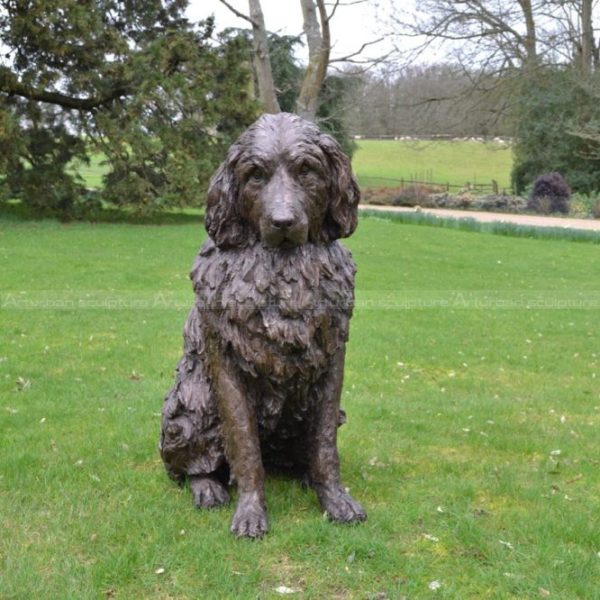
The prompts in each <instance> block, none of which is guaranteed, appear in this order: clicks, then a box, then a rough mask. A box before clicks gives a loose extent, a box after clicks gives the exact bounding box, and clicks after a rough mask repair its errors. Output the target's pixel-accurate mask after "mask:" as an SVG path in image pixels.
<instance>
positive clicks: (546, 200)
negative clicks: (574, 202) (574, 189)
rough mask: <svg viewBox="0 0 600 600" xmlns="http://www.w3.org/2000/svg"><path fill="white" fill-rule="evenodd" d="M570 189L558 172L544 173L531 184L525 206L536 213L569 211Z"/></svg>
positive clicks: (565, 212)
mask: <svg viewBox="0 0 600 600" xmlns="http://www.w3.org/2000/svg"><path fill="white" fill-rule="evenodd" d="M570 198H571V190H570V188H569V185H568V184H567V182H566V181H565V179H564V177H563V176H562V175H561V174H560V173H556V172H552V173H544V174H543V175H540V176H539V177H538V178H537V179H536V180H535V183H534V184H533V190H532V192H531V195H530V196H529V201H528V202H527V208H528V209H529V210H532V211H534V212H537V213H542V214H550V213H563V214H565V215H566V214H567V213H568V212H569V199H570Z"/></svg>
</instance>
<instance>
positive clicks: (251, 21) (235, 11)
mask: <svg viewBox="0 0 600 600" xmlns="http://www.w3.org/2000/svg"><path fill="white" fill-rule="evenodd" d="M219 2H220V3H221V4H223V6H226V7H227V8H228V9H229V10H230V11H231V12H232V13H233V14H234V15H235V16H236V17H239V18H240V19H244V20H245V21H248V23H250V24H251V25H252V27H258V26H259V25H258V24H257V23H256V22H255V21H254V20H253V19H251V18H250V17H249V16H248V15H246V14H244V13H243V12H240V11H239V10H237V9H236V8H235V7H233V6H231V4H229V2H227V0H219Z"/></svg>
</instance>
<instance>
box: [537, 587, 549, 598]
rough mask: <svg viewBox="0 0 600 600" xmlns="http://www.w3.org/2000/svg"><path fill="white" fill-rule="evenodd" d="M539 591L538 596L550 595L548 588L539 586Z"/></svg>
mask: <svg viewBox="0 0 600 600" xmlns="http://www.w3.org/2000/svg"><path fill="white" fill-rule="evenodd" d="M539 592H540V596H542V597H543V598H547V597H548V596H549V595H550V590H547V589H546V588H543V587H541V588H540V589H539Z"/></svg>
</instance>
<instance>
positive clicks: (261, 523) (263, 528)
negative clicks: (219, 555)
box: [231, 492, 268, 538]
mask: <svg viewBox="0 0 600 600" xmlns="http://www.w3.org/2000/svg"><path fill="white" fill-rule="evenodd" d="M267 529H268V525H267V511H266V509H265V504H264V501H263V500H262V499H261V498H260V497H259V495H258V494H257V493H255V492H254V493H242V494H240V497H239V500H238V504H237V507H236V509H235V514H234V515H233V519H232V520H231V533H233V534H234V535H235V536H236V537H249V538H260V537H262V536H263V535H264V534H265V533H267Z"/></svg>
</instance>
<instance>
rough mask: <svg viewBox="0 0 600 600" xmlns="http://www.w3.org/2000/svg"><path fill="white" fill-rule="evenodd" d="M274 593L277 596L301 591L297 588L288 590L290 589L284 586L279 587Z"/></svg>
mask: <svg viewBox="0 0 600 600" xmlns="http://www.w3.org/2000/svg"><path fill="white" fill-rule="evenodd" d="M275 591H276V592H277V593H278V594H297V593H298V592H300V591H301V590H299V589H297V588H290V587H287V586H286V585H280V586H279V587H276V588H275Z"/></svg>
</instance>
